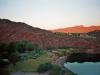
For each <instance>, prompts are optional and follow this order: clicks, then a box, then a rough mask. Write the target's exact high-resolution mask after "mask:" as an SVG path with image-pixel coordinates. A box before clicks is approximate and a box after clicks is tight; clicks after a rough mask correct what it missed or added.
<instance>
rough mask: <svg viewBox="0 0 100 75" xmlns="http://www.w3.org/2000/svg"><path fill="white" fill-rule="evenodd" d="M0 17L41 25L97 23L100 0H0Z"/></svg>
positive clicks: (60, 26) (98, 23) (62, 26)
mask: <svg viewBox="0 0 100 75" xmlns="http://www.w3.org/2000/svg"><path fill="white" fill-rule="evenodd" d="M0 18H5V19H10V20H12V21H18V22H25V23H27V24H29V25H32V26H34V27H39V28H42V29H57V28H64V27H72V26H75V25H85V26H91V25H100V0H0Z"/></svg>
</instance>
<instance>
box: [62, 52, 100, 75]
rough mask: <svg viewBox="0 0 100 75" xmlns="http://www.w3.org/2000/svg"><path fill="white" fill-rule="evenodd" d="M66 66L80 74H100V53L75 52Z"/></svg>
mask: <svg viewBox="0 0 100 75" xmlns="http://www.w3.org/2000/svg"><path fill="white" fill-rule="evenodd" d="M64 66H65V67H66V68H68V69H69V70H71V71H72V72H74V73H76V74H78V75H100V54H85V53H75V54H72V55H70V56H69V57H68V59H67V60H66V63H64Z"/></svg>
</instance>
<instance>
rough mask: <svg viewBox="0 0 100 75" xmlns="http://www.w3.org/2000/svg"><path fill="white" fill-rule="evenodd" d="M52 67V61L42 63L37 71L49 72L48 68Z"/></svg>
mask: <svg viewBox="0 0 100 75" xmlns="http://www.w3.org/2000/svg"><path fill="white" fill-rule="evenodd" d="M51 68H52V64H51V63H44V64H40V65H39V67H38V69H37V72H39V73H43V72H47V71H48V70H51Z"/></svg>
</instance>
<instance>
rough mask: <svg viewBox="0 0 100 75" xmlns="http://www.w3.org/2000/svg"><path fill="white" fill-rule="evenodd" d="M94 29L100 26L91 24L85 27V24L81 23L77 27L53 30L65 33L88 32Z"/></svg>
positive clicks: (99, 28) (98, 28)
mask: <svg viewBox="0 0 100 75" xmlns="http://www.w3.org/2000/svg"><path fill="white" fill-rule="evenodd" d="M94 30H100V26H89V27H85V26H84V25H79V26H75V27H68V28H61V29H55V30H51V31H52V32H63V33H88V32H92V31H94Z"/></svg>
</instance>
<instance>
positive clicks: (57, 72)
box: [49, 65, 62, 75]
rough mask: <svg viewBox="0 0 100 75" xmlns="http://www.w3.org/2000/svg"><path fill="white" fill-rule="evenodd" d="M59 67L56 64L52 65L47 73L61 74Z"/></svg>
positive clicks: (52, 74)
mask: <svg viewBox="0 0 100 75" xmlns="http://www.w3.org/2000/svg"><path fill="white" fill-rule="evenodd" d="M61 71H62V69H61V67H60V66H58V65H53V67H52V69H51V71H50V74H49V75H61Z"/></svg>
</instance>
